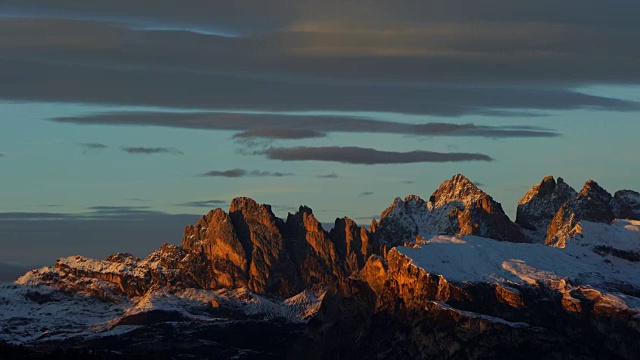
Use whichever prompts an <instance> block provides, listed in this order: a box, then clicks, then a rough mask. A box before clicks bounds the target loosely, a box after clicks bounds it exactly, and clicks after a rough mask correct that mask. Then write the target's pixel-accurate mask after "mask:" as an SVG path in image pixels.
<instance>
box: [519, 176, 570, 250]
mask: <svg viewBox="0 0 640 360" xmlns="http://www.w3.org/2000/svg"><path fill="white" fill-rule="evenodd" d="M576 195H578V193H577V192H576V191H575V190H574V189H573V188H572V187H571V186H569V185H568V184H567V183H565V182H564V180H562V178H558V181H557V182H556V181H555V179H554V178H553V176H547V177H545V178H544V179H542V181H541V182H540V183H538V184H536V185H534V186H533V187H532V188H531V189H530V190H529V191H528V192H527V193H526V194H525V195H524V196H523V197H522V199H521V200H520V201H519V202H518V210H517V213H516V223H517V224H518V225H520V226H521V227H523V228H524V229H527V230H530V231H531V232H532V233H531V235H532V237H533V238H534V240H538V241H540V240H543V239H544V238H545V236H546V232H547V227H548V226H549V223H551V220H552V219H553V217H554V216H555V214H556V212H558V210H559V209H560V207H561V206H562V205H563V204H564V203H566V202H567V201H569V200H572V199H573V198H575V197H576Z"/></svg>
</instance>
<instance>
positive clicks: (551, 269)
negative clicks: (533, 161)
mask: <svg viewBox="0 0 640 360" xmlns="http://www.w3.org/2000/svg"><path fill="white" fill-rule="evenodd" d="M167 240H171V239H167ZM0 340H1V342H2V345H1V346H0V351H2V352H0V354H3V353H4V354H6V357H8V358H38V359H42V358H55V356H60V354H67V355H66V356H67V357H71V356H72V355H71V354H76V355H77V354H84V356H85V358H90V357H91V355H93V356H95V357H98V356H99V357H100V358H103V359H128V358H136V359H143V358H175V359H178V358H180V359H227V358H233V359H282V358H290V359H501V358H505V359H507V358H509V359H510V358H519V359H603V358H611V359H638V358H640V194H639V193H637V192H635V191H631V190H620V191H617V192H616V193H614V194H613V195H611V194H610V193H609V192H607V191H606V190H605V189H603V188H601V187H600V186H599V185H598V184H597V183H596V182H594V181H588V182H587V183H586V184H584V186H583V187H582V189H580V190H579V191H576V190H574V189H573V188H572V187H571V186H569V185H568V184H567V183H565V182H564V181H563V180H562V179H561V178H558V179H554V178H553V177H546V178H544V179H542V181H540V182H539V183H538V184H536V185H535V186H533V187H532V188H531V189H530V190H529V191H528V192H527V193H526V194H525V195H524V197H523V198H522V200H521V201H520V202H519V204H518V208H517V216H516V219H515V222H512V221H511V220H510V219H509V217H508V216H507V215H506V214H505V212H504V211H503V209H502V206H501V205H500V204H499V203H498V202H496V201H494V200H493V198H492V197H491V196H489V195H488V194H486V193H485V192H483V191H482V190H480V189H479V188H478V187H477V186H475V185H474V184H473V183H472V182H471V181H470V180H469V179H467V178H466V177H464V176H462V175H455V176H454V177H453V178H451V179H450V180H447V181H445V182H444V183H442V185H440V187H439V188H438V189H437V190H436V191H435V192H434V193H433V194H432V195H431V196H430V197H429V198H428V199H422V198H420V197H418V196H415V195H411V196H408V197H406V198H405V199H401V198H397V199H395V200H394V201H393V203H392V204H391V205H390V206H389V207H388V208H387V209H386V210H384V211H383V212H382V214H381V216H380V220H379V221H375V220H374V221H373V222H372V223H371V225H370V226H367V227H363V226H359V225H357V224H356V223H355V222H354V221H352V220H351V219H349V218H339V219H336V220H335V224H334V225H333V228H332V229H331V230H330V231H326V230H325V229H323V227H322V225H321V224H320V222H319V221H318V220H317V219H316V218H315V217H314V215H313V211H312V210H311V209H310V208H308V207H306V206H301V207H300V208H299V210H298V211H297V212H296V213H295V214H289V215H288V216H287V218H286V219H280V218H277V217H276V216H275V215H274V214H273V212H272V211H271V207H270V206H269V205H261V204H258V203H256V202H255V201H253V200H252V199H249V198H236V199H234V200H233V201H232V203H231V206H230V209H229V210H228V212H225V211H224V210H222V209H215V210H212V211H210V212H209V213H208V214H206V215H205V216H203V217H202V218H201V219H200V220H199V221H198V223H196V224H194V225H191V226H187V227H186V228H185V231H184V237H183V239H182V243H181V246H175V245H170V244H166V243H164V244H162V245H161V246H160V248H159V249H157V250H156V251H154V252H152V253H151V254H149V255H148V256H147V257H145V258H143V259H140V258H138V257H135V256H133V255H131V254H126V253H118V254H113V255H110V256H109V257H107V258H106V259H104V260H96V259H89V258H86V257H83V256H79V255H76V256H70V257H67V258H62V259H59V260H58V261H57V262H56V263H55V264H54V265H53V266H51V267H44V268H41V269H34V270H31V271H29V272H27V273H26V274H24V275H23V276H21V277H20V278H18V279H17V280H16V281H15V282H13V283H11V284H5V285H1V286H0ZM12 356H13V357H12Z"/></svg>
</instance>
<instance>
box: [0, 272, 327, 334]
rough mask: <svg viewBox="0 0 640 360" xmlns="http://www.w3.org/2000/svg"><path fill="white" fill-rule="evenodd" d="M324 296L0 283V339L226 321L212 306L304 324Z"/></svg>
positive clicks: (109, 332)
mask: <svg viewBox="0 0 640 360" xmlns="http://www.w3.org/2000/svg"><path fill="white" fill-rule="evenodd" d="M323 297H324V292H320V293H317V294H315V293H313V292H311V291H308V290H306V291H304V292H302V293H300V294H298V295H296V296H294V297H291V298H289V299H285V300H277V299H271V298H267V297H264V296H260V295H256V294H254V293H252V292H251V291H249V290H248V289H245V288H241V289H235V290H228V289H221V290H203V289H193V288H186V289H169V288H160V289H154V290H151V291H149V292H147V293H146V294H144V295H143V296H139V297H135V298H133V299H128V298H126V297H121V298H120V301H118V302H114V301H104V300H99V299H97V298H94V297H91V296H87V295H84V294H69V293H63V292H60V291H58V290H57V289H55V288H52V287H48V286H31V285H24V284H18V283H14V284H1V285H0V340H4V341H9V342H12V343H20V344H25V343H32V342H38V341H45V340H63V339H67V338H71V337H83V338H91V337H99V336H107V335H114V334H120V333H125V332H128V331H131V330H133V329H136V328H139V326H137V325H119V323H120V321H121V320H122V319H124V318H127V317H129V316H132V315H137V314H141V313H145V312H150V311H156V310H161V311H167V312H174V313H178V314H180V315H181V316H182V317H184V318H185V319H189V320H192V321H207V322H209V321H211V322H215V321H229V320H233V318H231V319H227V318H221V317H220V316H221V315H220V313H218V312H216V311H215V310H216V309H217V308H220V309H225V310H231V311H234V312H236V313H238V314H244V316H251V317H256V318H263V319H276V318H279V319H285V320H287V321H290V322H304V321H306V320H307V319H308V318H309V317H310V316H312V315H313V314H315V313H316V312H317V311H318V309H319V307H320V303H321V302H322V299H323Z"/></svg>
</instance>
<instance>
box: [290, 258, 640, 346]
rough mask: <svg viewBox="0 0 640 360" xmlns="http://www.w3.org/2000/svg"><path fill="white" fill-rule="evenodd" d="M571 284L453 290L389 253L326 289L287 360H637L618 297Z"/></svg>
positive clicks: (633, 333) (631, 323)
mask: <svg viewBox="0 0 640 360" xmlns="http://www.w3.org/2000/svg"><path fill="white" fill-rule="evenodd" d="M567 285H568V284H566V283H565V282H564V281H559V282H557V283H553V284H549V285H548V286H547V285H544V284H539V285H538V286H532V285H531V284H527V285H514V286H504V285H501V284H499V283H452V282H449V281H447V279H445V278H444V277H442V276H441V275H437V274H430V273H428V272H426V271H425V270H424V269H422V268H419V267H417V266H415V265H413V263H412V262H411V260H410V259H409V258H407V257H405V256H403V255H402V254H400V253H399V252H398V251H397V250H395V249H391V250H390V251H389V252H388V255H387V256H386V258H383V257H381V256H372V257H370V258H369V260H368V261H367V263H366V265H365V266H364V267H363V268H362V270H360V271H359V272H358V273H357V275H354V276H352V277H351V278H349V279H346V280H344V281H342V282H341V283H340V284H339V285H337V286H336V287H335V288H334V289H332V291H330V293H329V294H328V295H327V296H326V297H325V300H324V301H323V304H322V307H321V309H320V312H319V313H318V314H317V315H316V317H315V320H314V322H312V323H310V325H309V329H308V330H307V333H306V335H305V337H304V338H303V340H302V341H301V342H300V343H299V344H298V346H297V347H296V348H295V349H294V353H293V354H294V356H299V357H301V358H302V357H304V358H309V359H328V358H335V359H351V358H378V359H406V358H411V359H488V358H511V357H512V356H513V354H515V353H517V354H526V358H532V359H538V358H576V357H575V356H578V357H579V358H588V359H596V358H621V359H634V358H635V357H634V355H635V354H638V352H639V351H640V344H638V343H637V342H633V341H629V339H636V338H637V333H638V330H639V329H640V320H638V319H636V318H635V317H634V316H635V314H636V313H634V312H632V311H629V310H620V309H622V308H621V307H616V306H612V302H615V301H616V298H615V297H611V296H610V295H605V294H602V293H600V292H599V291H597V290H594V289H592V288H589V287H568V286H567ZM617 301H619V300H617ZM576 354H578V355H576Z"/></svg>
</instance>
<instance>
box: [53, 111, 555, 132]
mask: <svg viewBox="0 0 640 360" xmlns="http://www.w3.org/2000/svg"><path fill="white" fill-rule="evenodd" d="M53 121H56V122H60V123H71V124H78V125H114V126H115V125H137V126H161V127H176V128H189V129H205V130H232V131H241V133H240V134H236V135H235V137H250V136H251V135H255V136H259V135H260V134H262V135H264V136H265V137H268V136H271V137H272V138H276V137H278V136H280V138H282V137H283V136H284V134H285V133H286V134H288V135H289V136H291V137H290V138H293V134H297V135H298V136H299V137H298V138H305V137H314V136H315V135H316V134H323V133H328V132H358V133H363V132H364V133H390V134H404V135H420V136H475V137H487V138H510V137H518V138H527V137H531V138H534V137H556V136H559V134H558V133H557V132H555V131H553V130H551V129H547V128H542V127H535V126H485V125H476V124H471V123H469V124H450V123H426V124H408V123H400V122H393V121H379V120H373V119H368V118H363V117H355V116H354V117H350V116H328V115H326V116H323V115H314V116H312V115H306V116H302V115H273V114H238V113H166V112H164V113H162V112H129V113H126V112H123V113H118V112H116V113H104V114H93V115H84V116H77V117H61V118H55V119H53ZM282 129H287V130H282ZM269 134H270V135H269Z"/></svg>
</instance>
